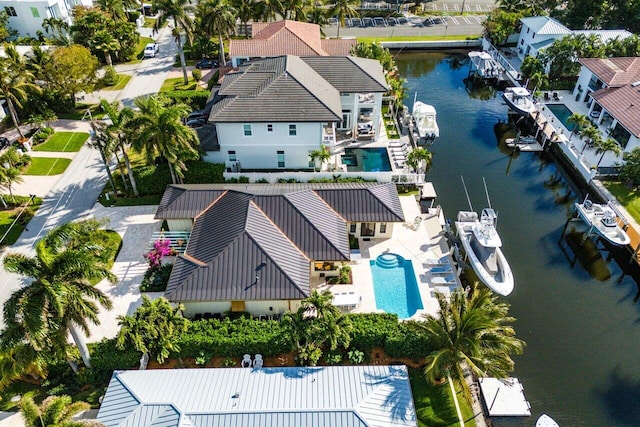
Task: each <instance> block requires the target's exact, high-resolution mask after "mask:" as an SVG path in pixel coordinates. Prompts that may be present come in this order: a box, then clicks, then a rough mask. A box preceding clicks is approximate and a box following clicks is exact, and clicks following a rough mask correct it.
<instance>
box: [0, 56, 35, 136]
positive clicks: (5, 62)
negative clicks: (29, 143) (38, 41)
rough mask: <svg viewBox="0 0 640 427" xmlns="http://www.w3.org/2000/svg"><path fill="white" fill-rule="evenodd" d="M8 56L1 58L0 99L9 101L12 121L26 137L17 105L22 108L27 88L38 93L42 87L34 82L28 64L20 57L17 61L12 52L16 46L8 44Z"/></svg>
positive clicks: (21, 134)
mask: <svg viewBox="0 0 640 427" xmlns="http://www.w3.org/2000/svg"><path fill="white" fill-rule="evenodd" d="M5 51H6V53H7V57H5V58H0V99H4V100H5V101H6V102H7V107H8V109H9V114H10V115H11V121H12V122H13V125H14V126H15V127H16V129H17V130H18V133H19V134H20V137H21V138H24V133H22V130H21V129H20V122H19V120H18V113H17V111H16V106H18V107H19V108H22V103H23V102H25V101H26V100H27V90H32V91H34V92H36V93H40V92H41V90H40V87H38V86H36V85H35V84H33V79H34V76H33V74H32V73H31V72H30V71H28V70H27V68H26V64H25V63H24V62H23V61H22V58H19V55H18V58H19V61H18V62H16V61H15V58H16V57H15V56H14V55H13V54H12V53H13V52H15V53H16V54H17V51H16V50H15V47H13V46H11V45H7V46H6V47H5Z"/></svg>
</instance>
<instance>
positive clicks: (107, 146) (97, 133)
mask: <svg viewBox="0 0 640 427" xmlns="http://www.w3.org/2000/svg"><path fill="white" fill-rule="evenodd" d="M106 127H107V126H106V124H104V123H102V122H96V121H95V120H93V121H92V122H91V129H92V130H93V136H92V138H91V139H90V141H89V143H88V144H89V147H91V148H95V149H97V150H98V151H99V152H100V157H101V158H102V163H103V164H104V168H105V170H106V171H107V179H108V180H109V185H111V189H112V190H113V194H114V195H115V197H117V194H118V189H117V188H116V183H115V181H114V180H113V174H112V173H111V167H110V166H109V162H110V161H111V159H112V155H113V152H114V150H115V145H116V141H115V138H113V137H112V136H111V134H109V133H108V132H107V131H106ZM123 178H124V177H123Z"/></svg>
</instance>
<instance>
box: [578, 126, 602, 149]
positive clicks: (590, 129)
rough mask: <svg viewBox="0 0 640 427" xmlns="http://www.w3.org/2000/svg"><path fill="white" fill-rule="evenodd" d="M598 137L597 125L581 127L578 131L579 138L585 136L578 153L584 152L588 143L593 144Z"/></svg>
mask: <svg viewBox="0 0 640 427" xmlns="http://www.w3.org/2000/svg"><path fill="white" fill-rule="evenodd" d="M599 137H600V131H599V130H598V128H597V127H595V126H593V125H591V124H589V125H588V126H586V127H584V128H582V130H581V131H580V138H585V139H586V141H585V142H584V145H583V146H582V150H581V151H580V154H582V153H583V152H584V150H585V148H587V146H588V145H589V144H591V145H594V144H595V139H596V138H599Z"/></svg>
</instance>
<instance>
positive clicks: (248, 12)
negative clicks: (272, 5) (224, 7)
mask: <svg viewBox="0 0 640 427" xmlns="http://www.w3.org/2000/svg"><path fill="white" fill-rule="evenodd" d="M229 3H230V4H231V6H233V8H234V9H235V10H236V15H238V19H239V20H240V22H241V23H242V27H243V28H244V37H245V38H249V26H248V25H247V22H249V21H250V20H251V18H253V17H254V16H255V15H256V8H257V3H256V2H255V0H229Z"/></svg>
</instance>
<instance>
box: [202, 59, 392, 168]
mask: <svg viewBox="0 0 640 427" xmlns="http://www.w3.org/2000/svg"><path fill="white" fill-rule="evenodd" d="M387 90H388V87H387V83H386V80H385V77H384V72H383V70H382V66H381V65H380V63H379V62H378V61H376V60H372V59H365V58H358V57H351V56H324V57H321V56H315V57H297V56H291V55H286V56H279V57H274V58H265V59H259V60H254V61H251V62H248V63H245V64H242V65H241V66H240V67H239V69H238V70H237V71H234V72H230V73H228V74H226V75H225V77H224V79H223V81H222V85H221V87H220V88H217V89H214V92H213V94H212V97H211V100H210V102H209V105H210V106H211V113H210V115H209V122H210V123H211V124H213V125H214V127H215V131H213V132H211V133H212V135H209V136H207V135H204V138H207V140H208V142H207V144H203V149H204V150H205V153H206V156H205V157H204V160H205V161H208V162H214V163H225V164H226V166H227V168H228V169H230V170H232V171H239V170H243V171H247V170H311V169H313V167H314V164H313V161H312V159H311V157H310V153H311V152H313V151H314V150H318V148H319V147H320V146H321V145H322V144H325V145H331V144H333V143H335V141H336V130H341V131H343V132H345V133H348V134H349V135H351V137H353V138H356V137H366V138H369V139H372V140H376V139H377V137H378V135H379V134H380V132H381V131H383V132H384V129H382V130H381V121H382V115H381V111H382V95H383V94H384V92H386V91H387ZM209 127H211V126H209ZM201 133H202V132H201ZM202 139H203V136H202V135H201V140H202Z"/></svg>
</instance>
